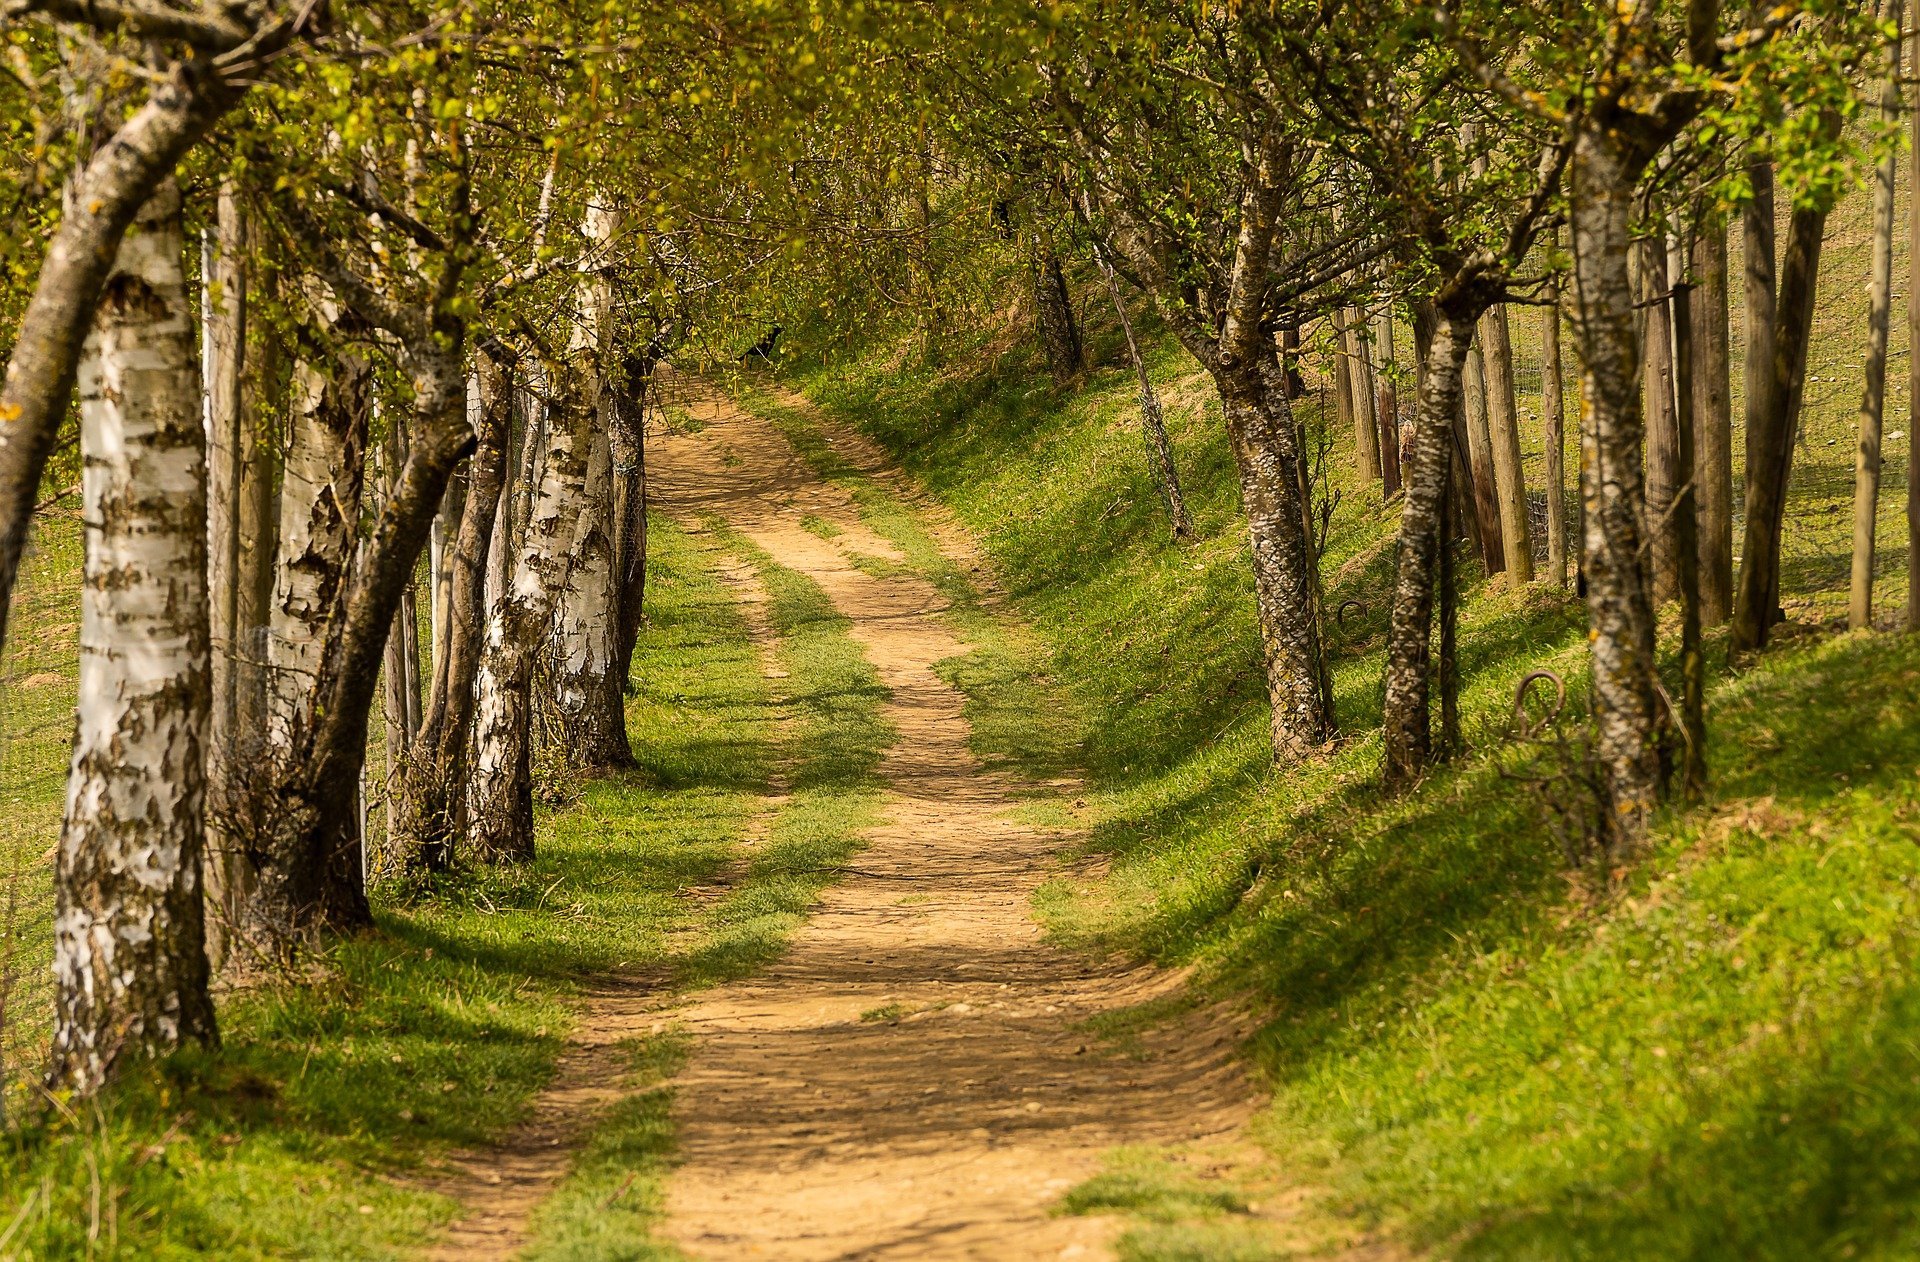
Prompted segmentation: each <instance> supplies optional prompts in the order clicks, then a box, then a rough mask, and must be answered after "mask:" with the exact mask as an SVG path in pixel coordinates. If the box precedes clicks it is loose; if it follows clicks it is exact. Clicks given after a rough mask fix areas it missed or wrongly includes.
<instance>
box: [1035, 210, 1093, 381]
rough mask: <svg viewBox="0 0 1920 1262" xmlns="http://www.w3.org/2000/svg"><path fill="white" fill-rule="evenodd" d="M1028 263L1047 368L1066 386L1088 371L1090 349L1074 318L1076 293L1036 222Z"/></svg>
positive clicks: (1046, 233) (1048, 240) (1047, 239)
mask: <svg viewBox="0 0 1920 1262" xmlns="http://www.w3.org/2000/svg"><path fill="white" fill-rule="evenodd" d="M1032 236H1033V243H1032V249H1031V255H1030V258H1029V267H1030V268H1031V271H1032V273H1033V276H1032V279H1033V299H1034V311H1035V313H1036V315H1037V317H1038V320H1037V322H1038V324H1039V325H1040V344H1041V346H1042V348H1043V349H1044V350H1045V351H1046V355H1047V370H1048V371H1049V372H1051V373H1052V374H1053V383H1054V384H1055V385H1056V386H1061V387H1066V386H1070V385H1072V384H1073V383H1074V382H1076V381H1078V380H1079V379H1080V378H1081V377H1082V376H1083V375H1084V374H1085V373H1086V371H1087V351H1086V346H1085V344H1084V343H1083V342H1082V341H1081V338H1080V325H1079V322H1078V321H1076V320H1075V319H1074V318H1073V295H1072V294H1071V293H1070V292H1069V291H1068V289H1067V275H1066V273H1065V272H1064V271H1062V270H1061V267H1060V256H1059V255H1058V254H1057V253H1055V251H1054V248H1053V238H1052V236H1051V235H1050V234H1049V233H1048V232H1047V230H1046V229H1045V227H1043V226H1040V225H1035V227H1034V229H1033V234H1032Z"/></svg>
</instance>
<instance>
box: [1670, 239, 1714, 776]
mask: <svg viewBox="0 0 1920 1262" xmlns="http://www.w3.org/2000/svg"><path fill="white" fill-rule="evenodd" d="M1677 252H1678V251H1677V249H1676V253H1677ZM1670 301H1671V303H1672V310H1671V311H1670V312H1669V313H1668V317H1667V318H1668V321H1669V322H1670V323H1671V324H1672V326H1673V334H1674V336H1673V374H1674V386H1675V389H1674V398H1673V420H1674V431H1675V438H1676V439H1677V442H1676V443H1675V446H1676V448H1677V456H1678V467H1677V468H1676V469H1675V470H1674V477H1675V480H1676V482H1677V483H1678V485H1679V492H1678V494H1677V496H1676V501H1675V504H1674V542H1675V547H1676V550H1677V551H1678V553H1679V557H1678V564H1679V567H1680V573H1679V575H1678V580H1679V581H1678V587H1679V591H1678V595H1679V597H1680V679H1681V692H1680V723H1681V731H1680V736H1681V740H1682V742H1683V743H1684V746H1685V748H1684V750H1683V751H1682V758H1681V782H1682V784H1683V785H1684V787H1685V791H1686V796H1687V800H1688V801H1689V802H1698V801H1699V800H1700V799H1701V798H1702V797H1703V796H1705V794H1706V791H1707V655H1706V652H1705V650H1704V648H1703V646H1702V645H1701V643H1700V531H1699V519H1700V511H1699V503H1700V494H1699V483H1698V482H1697V481H1696V480H1695V477H1694V467H1693V453H1694V451H1695V450H1696V444H1695V435H1694V424H1693V398H1694V392H1693V390H1692V381H1693V311H1692V309H1691V308H1692V305H1693V286H1692V285H1690V284H1688V283H1687V282H1686V281H1685V280H1684V279H1681V280H1679V281H1677V282H1676V283H1675V284H1674V285H1673V287H1672V297H1671V299H1670Z"/></svg>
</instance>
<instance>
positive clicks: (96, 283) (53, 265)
mask: <svg viewBox="0 0 1920 1262" xmlns="http://www.w3.org/2000/svg"><path fill="white" fill-rule="evenodd" d="M234 99H235V97H234V95H233V93H232V91H231V89H229V88H228V87H227V86H226V85H225V84H224V83H223V82H222V81H221V80H220V79H219V78H218V77H217V76H211V75H208V74H206V73H205V67H203V66H200V65H198V64H195V65H194V66H192V67H191V68H190V69H189V68H184V67H179V68H175V69H174V70H173V71H172V72H169V73H167V74H166V75H165V76H164V77H163V78H162V79H160V81H159V82H157V83H156V84H155V85H154V86H153V88H152V90H151V92H150V93H149V95H148V97H147V99H146V102H145V103H144V104H143V105H141V107H140V108H139V109H138V110H136V111H134V113H133V114H132V115H130V116H129V117H128V118H127V120H126V121H125V122H124V123H122V124H121V125H120V128H119V130H118V131H116V132H115V133H114V134H113V136H112V137H111V138H110V139H108V141H107V142H106V143H105V144H103V145H101V146H100V148H99V149H98V150H97V151H96V152H95V153H94V154H93V156H92V157H91V158H89V159H88V160H87V163H86V166H85V167H84V168H82V169H81V171H80V172H79V174H78V175H77V176H76V177H75V179H74V182H73V186H72V188H71V189H70V190H69V192H68V195H67V198H66V204H67V206H68V207H69V208H70V210H69V213H67V214H64V215H62V216H61V219H60V226H59V227H58V228H57V229H55V230H54V233H53V237H52V239H51V240H49V241H48V242H47V252H46V256H45V259H44V261H43V262H42V263H41V265H40V274H39V277H38V279H37V280H36V282H35V285H34V291H33V296H32V297H31V298H30V299H28V301H27V307H26V310H25V311H24V312H22V313H21V316H20V321H19V325H18V327H17V330H16V332H15V335H14V340H13V348H12V351H11V354H10V356H9V358H8V360H7V369H6V374H5V377H4V378H0V649H4V648H5V647H6V634H7V611H8V609H9V607H10V606H11V604H12V600H13V584H14V580H15V578H17V577H18V575H19V571H20V557H21V554H22V552H23V550H24V549H25V547H26V542H27V530H28V528H29V526H30V524H31V522H32V517H33V506H34V504H35V503H36V502H38V500H39V496H40V475H41V473H42V472H43V471H44V470H45V469H46V464H47V457H48V456H49V455H51V454H52V452H53V446H54V440H55V437H56V435H57V434H58V432H59V428H60V422H61V420H62V419H63V418H64V417H65V416H66V414H67V404H68V402H69V400H70V399H71V398H72V396H73V388H74V377H75V373H76V372H77V370H78V367H79V363H80V356H81V352H82V347H83V345H84V343H85V341H86V338H87V336H88V329H89V327H90V326H91V325H92V324H93V316H94V306H95V305H96V304H97V303H98V302H99V301H100V298H101V293H102V289H103V287H104V286H105V285H106V283H107V279H108V277H109V275H111V274H112V273H113V272H114V270H115V268H116V267H117V265H118V264H117V259H118V252H119V248H120V242H121V239H122V238H123V237H124V236H125V235H126V232H127V229H128V228H129V226H131V225H132V223H133V221H134V217H135V216H136V215H137V214H139V213H140V210H141V207H142V206H143V205H145V204H146V202H147V201H148V199H149V198H150V197H153V196H156V195H157V194H156V190H158V189H159V188H160V186H161V184H162V182H163V181H165V180H166V179H168V178H169V177H170V176H171V175H172V174H173V169H174V167H175V166H176V165H177V164H178V163H179V161H180V159H181V157H182V156H183V155H184V154H185V153H186V152H187V150H188V149H189V148H191V147H192V145H193V144H194V142H195V141H197V140H198V139H199V138H200V136H201V135H202V134H203V133H204V132H205V131H206V130H207V128H208V127H210V126H212V125H213V122H214V120H216V119H217V118H219V117H220V115H221V114H223V113H225V112H226V109H227V107H228V106H229V105H230V104H231V103H232V101H233V100H234ZM168 196H172V194H168ZM78 211H83V212H84V213H75V212H78ZM189 323H191V320H189Z"/></svg>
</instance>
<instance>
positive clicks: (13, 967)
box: [0, 509, 81, 1085]
mask: <svg viewBox="0 0 1920 1262" xmlns="http://www.w3.org/2000/svg"><path fill="white" fill-rule="evenodd" d="M80 550H81V535H80V515H79V513H78V512H77V511H62V510H59V509H56V510H54V511H52V512H49V513H47V514H45V515H44V516H43V517H42V519H41V520H40V521H38V522H36V523H35V526H34V534H33V542H32V545H31V547H30V548H29V550H28V553H27V558H26V561H25V563H24V564H23V565H22V567H21V572H20V582H19V585H18V587H17V588H16V589H15V591H14V597H13V607H12V612H11V617H10V622H9V626H8V632H7V648H6V653H5V655H4V656H0V1009H4V1012H0V1085H4V1082H5V1080H6V1078H7V1071H8V1070H9V1069H11V1070H13V1071H14V1072H16V1073H18V1072H23V1071H25V1070H26V1069H27V1067H28V1066H30V1065H31V1064H33V1063H34V1062H35V1061H36V1059H37V1058H38V1057H39V1056H40V1054H41V1053H42V1052H43V1051H44V1050H45V1049H44V1047H43V1046H42V1043H43V1042H44V1040H43V1038H42V1034H43V1032H44V1031H45V1029H46V1027H47V1023H48V1022H49V1021H50V1020H51V1019H52V995H53V992H52V973H51V970H50V967H49V966H50V965H51V963H52V961H53V881H52V878H51V876H50V875H49V874H50V873H51V871H52V865H53V846H54V842H55V840H56V839H57V838H58V837H59V835H60V819H61V813H62V810H63V809H64V807H65V803H66V788H67V761H68V758H69V755H70V752H71V750H72V748H73V705H74V694H75V689H76V687H77V684H78V678H79V670H80V650H79V640H80V584H79V581H78V580H79V574H80ZM9 974H10V975H11V979H12V981H11V985H9V984H8V981H7V978H8V975H9Z"/></svg>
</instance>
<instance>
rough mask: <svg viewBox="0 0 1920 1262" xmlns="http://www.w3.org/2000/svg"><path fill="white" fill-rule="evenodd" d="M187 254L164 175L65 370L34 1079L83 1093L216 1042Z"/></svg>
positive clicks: (200, 446) (200, 472)
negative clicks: (47, 930) (61, 640)
mask: <svg viewBox="0 0 1920 1262" xmlns="http://www.w3.org/2000/svg"><path fill="white" fill-rule="evenodd" d="M184 249H185V240H184V237H183V233H182V229H181V224H180V196H179V192H178V190H177V189H176V188H175V186H174V185H173V184H172V183H171V182H170V181H169V182H167V183H164V184H162V185H161V187H160V189H159V190H158V191H157V192H156V193H155V194H154V196H153V197H152V198H150V199H149V200H148V202H147V204H146V205H145V206H144V207H143V208H142V209H141V211H140V214H139V217H138V218H137V219H136V221H135V226H134V228H133V230H132V231H130V232H129V233H128V234H127V236H126V237H125V238H123V239H122V241H121V244H120V247H119V251H118V255H117V257H116V259H115V262H114V266H113V270H112V272H111V273H110V274H109V277H108V280H107V283H106V288H105V291H104V294H103V297H102V301H101V303H100V306H99V308H98V311H97V313H96V315H95V321H94V327H93V331H92V333H91V334H90V335H89V336H88V338H87V341H86V344H85V347H84V349H83V351H82V355H81V361H80V367H79V374H78V386H79V395H80V420H81V451H82V458H83V461H84V464H85V473H84V476H83V485H84V495H85V503H86V513H85V520H86V567H85V573H84V579H83V586H82V592H81V624H80V683H79V705H78V708H77V723H76V725H75V733H74V743H73V762H72V769H71V773H70V776H69V780H68V786H67V814H66V826H65V828H64V829H63V830H62V833H61V837H60V846H59V855H58V864H57V877H56V883H57V898H58V902H57V910H56V914H55V921H54V940H55V948H54V952H55V953H54V976H55V982H56V986H57V999H56V1014H55V1024H54V1036H53V1050H52V1058H51V1067H50V1070H49V1079H50V1081H51V1082H52V1083H53V1084H54V1085H56V1086H62V1087H68V1088H72V1089H74V1090H78V1091H81V1092H90V1091H93V1090H95V1089H97V1088H98V1087H100V1086H101V1085H102V1084H103V1083H104V1082H105V1081H106V1080H107V1079H108V1078H109V1077H111V1076H112V1074H113V1073H114V1071H115V1069H116V1068H117V1066H118V1065H120V1064H121V1063H122V1062H124V1061H126V1060H128V1059H130V1058H134V1057H139V1056H148V1055H157V1054H163V1053H165V1052H168V1051H170V1050H172V1049H174V1048H176V1047H178V1046H180V1045H181V1044H183V1043H185V1042H187V1041H188V1040H192V1039H199V1040H203V1041H207V1040H211V1039H212V1038H213V1037H214V1018H213V1007H212V1004H211V1002H210V1001H209V999H208V997H207V960H206V952H205V948H204V941H203V933H204V920H203V909H202V905H201V871H200V866H201V851H200V847H201V834H202V828H203V824H204V809H205V763H204V750H203V746H204V742H205V740H206V735H207V718H208V708H209V703H210V697H211V691H210V681H209V669H210V654H209V647H208V614H207V588H206V560H207V556H206V547H207V537H206V529H207V519H206V434H205V430H204V428H203V416H202V405H201V398H200V382H199V380H198V377H199V373H198V368H197V365H196V363H195V355H194V337H193V323H192V319H191V308H190V298H189V296H188V291H187V285H186V276H185V273H184V269H183V267H182V258H181V256H182V254H183V252H184Z"/></svg>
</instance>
